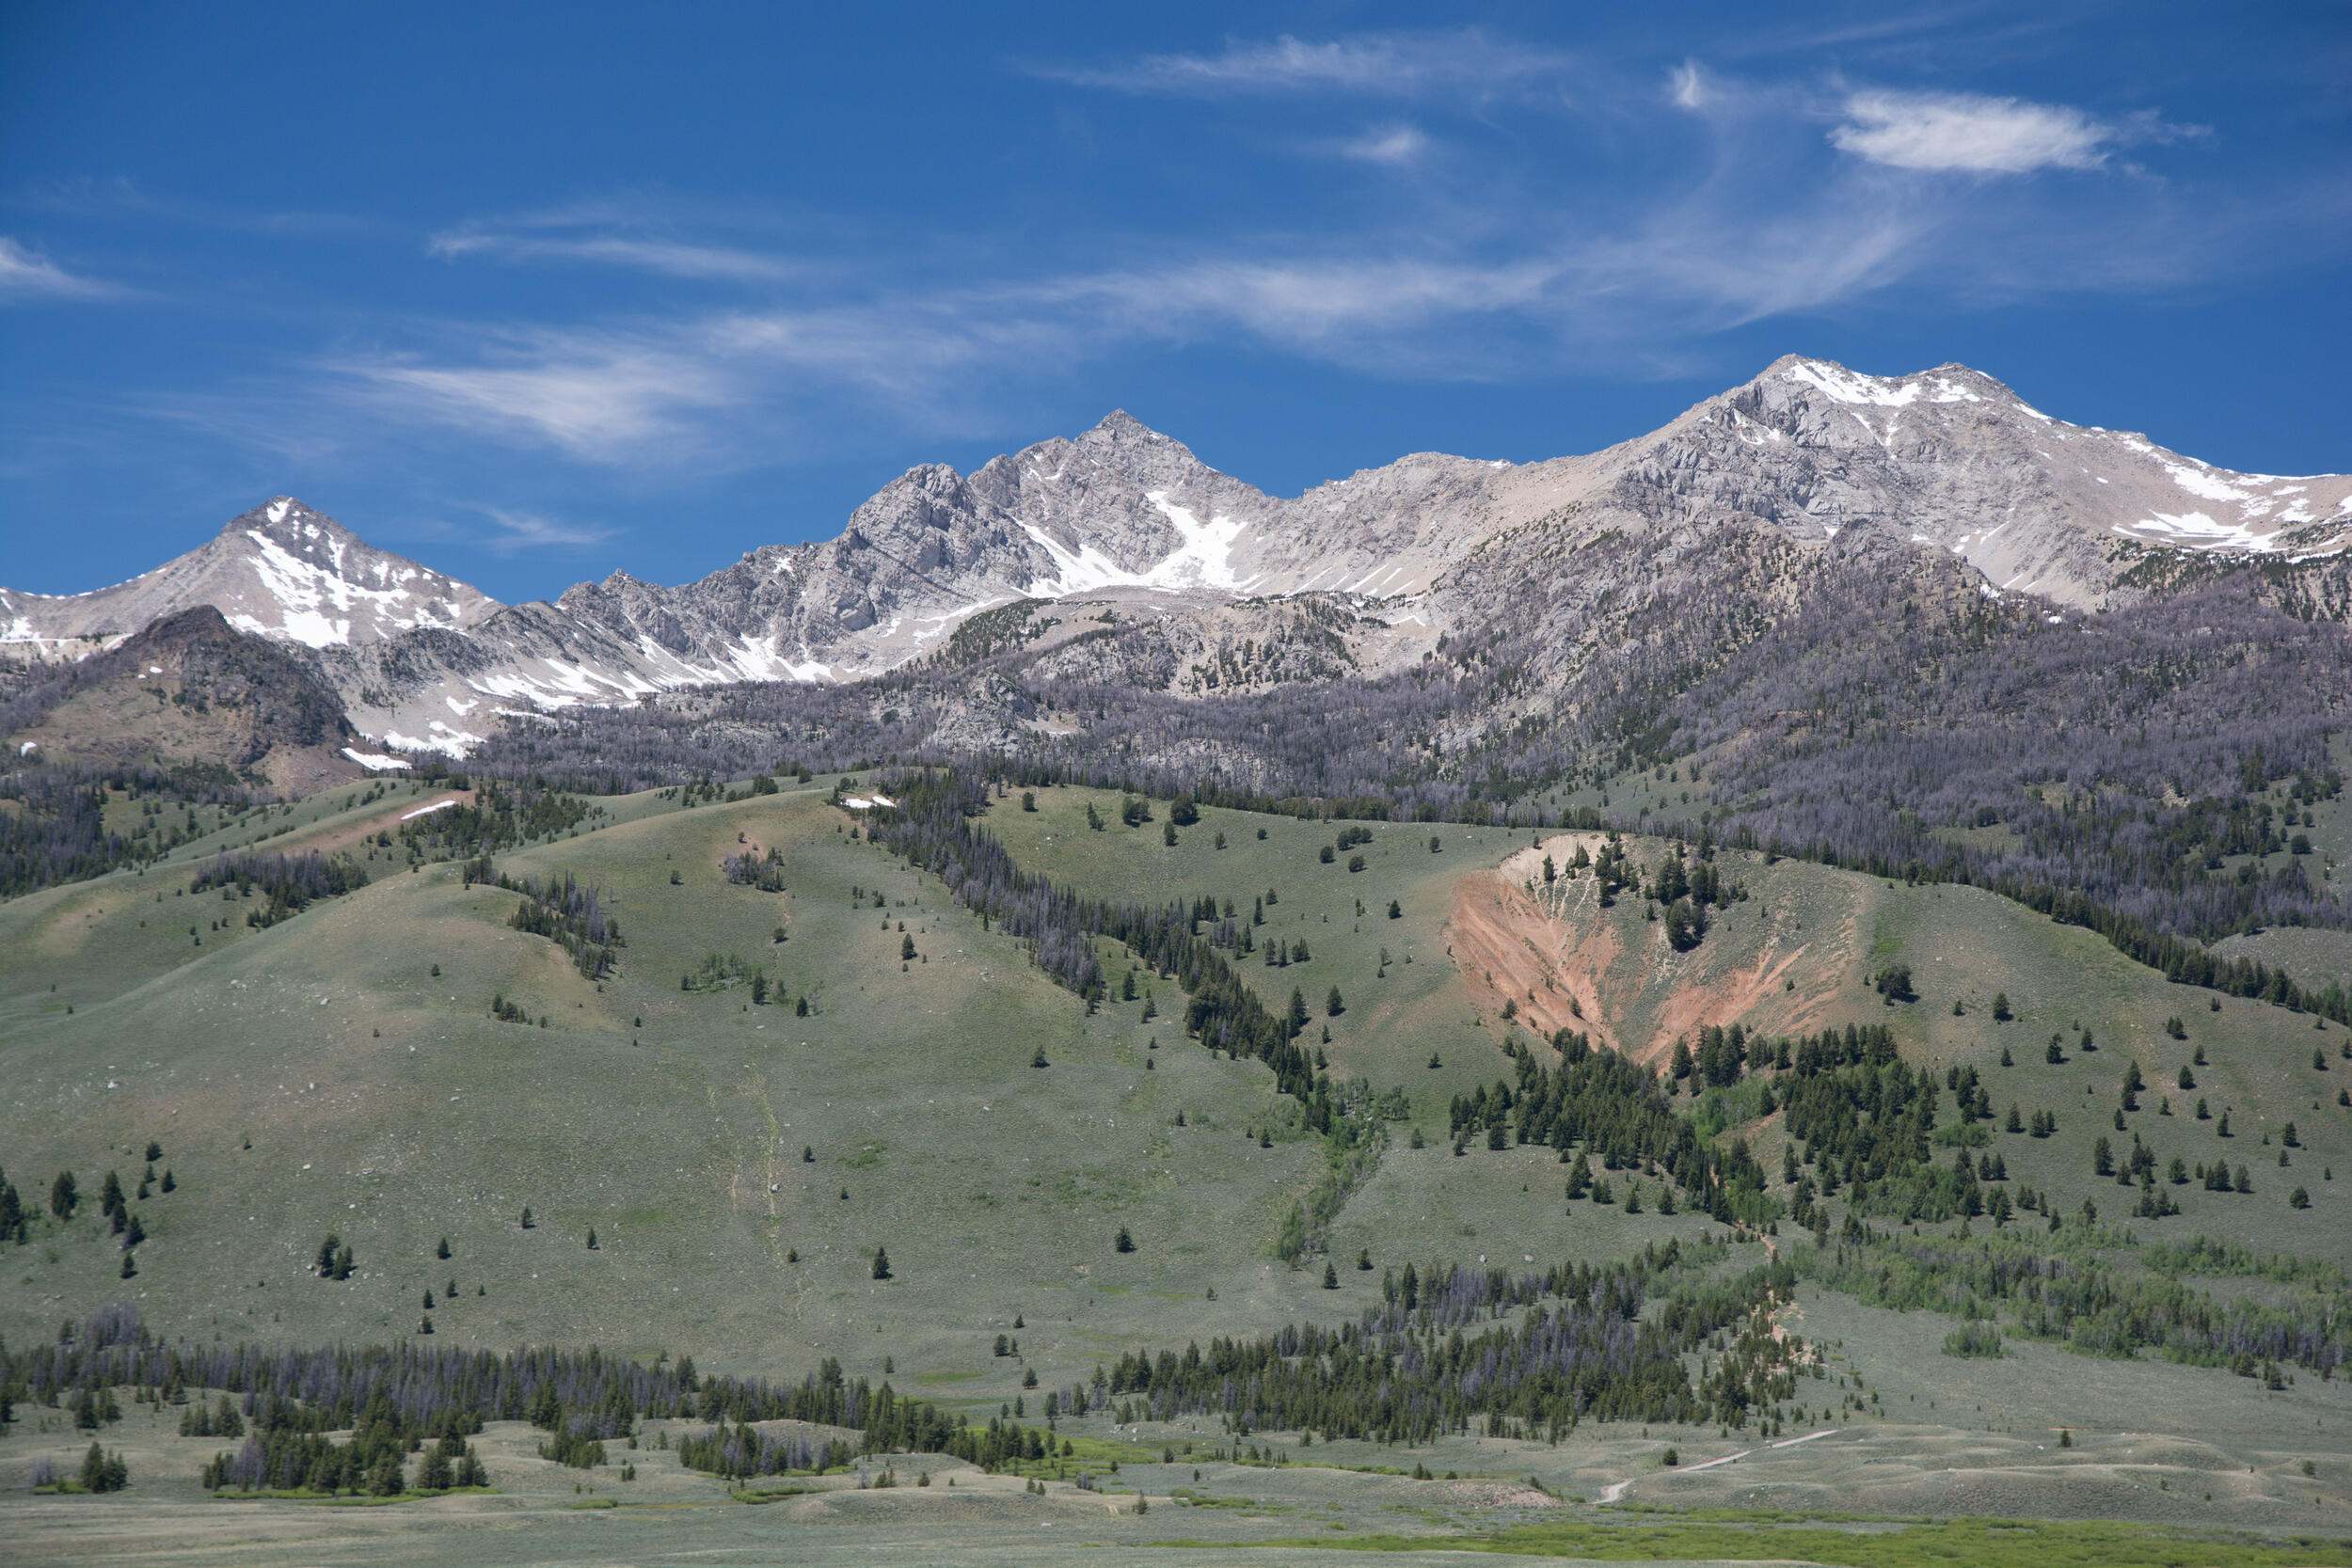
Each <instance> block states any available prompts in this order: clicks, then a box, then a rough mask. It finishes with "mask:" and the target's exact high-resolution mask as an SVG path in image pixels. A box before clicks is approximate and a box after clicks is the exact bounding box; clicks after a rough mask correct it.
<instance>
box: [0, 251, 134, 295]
mask: <svg viewBox="0 0 2352 1568" xmlns="http://www.w3.org/2000/svg"><path fill="white" fill-rule="evenodd" d="M136 293H137V291H136V290H134V289H126V288H124V287H122V286H121V285H120V284H117V283H107V282H102V281H101V280H99V279H98V278H95V277H83V276H82V275H81V274H79V273H72V272H68V271H67V270H66V269H65V268H63V267H61V266H59V265H57V263H56V262H55V261H51V260H50V259H49V258H48V257H46V256H43V255H41V254H40V252H39V251H36V250H30V249H27V248H26V247H25V246H24V245H19V244H18V243H17V242H16V241H14V240H11V239H8V238H7V237H5V236H0V301H8V300H29V299H66V300H87V301H98V300H110V299H130V298H133V297H135V294H136Z"/></svg>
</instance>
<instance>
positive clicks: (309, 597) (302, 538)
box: [0, 496, 499, 655]
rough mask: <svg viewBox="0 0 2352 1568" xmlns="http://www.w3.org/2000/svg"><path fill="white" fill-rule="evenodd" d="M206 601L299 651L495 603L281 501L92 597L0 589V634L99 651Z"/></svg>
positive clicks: (483, 611) (470, 615)
mask: <svg viewBox="0 0 2352 1568" xmlns="http://www.w3.org/2000/svg"><path fill="white" fill-rule="evenodd" d="M197 605H211V606H213V607H214V608H215V609H216V610H219V611H220V612H221V614H222V616H223V617H224V618H225V619H226V620H227V621H228V622H229V624H230V626H234V627H236V628H237V629H238V630H240V631H245V632H251V633H255V634H257V635H259V636H262V637H268V638H273V639H277V640H278V641H288V642H299V643H301V644H303V645H304V646H306V647H311V648H331V647H350V646H355V645H360V644H366V643H370V642H376V641H383V640H384V639H386V638H390V637H397V636H399V635H400V634H402V633H404V632H408V631H416V630H420V629H422V628H426V627H433V626H439V627H443V628H447V629H451V630H463V629H465V628H466V627H468V626H472V625H473V624H475V623H476V622H478V621H480V620H481V619H482V618H483V617H484V616H485V615H487V614H489V613H490V612H491V611H493V610H497V609H498V608H499V607H498V602H497V601H496V600H494V599H492V598H490V597H488V596H487V595H486V594H483V593H482V592H481V591H480V590H479V589H476V588H473V587H471V586H469V585H468V584H466V583H463V582H459V581H457V580H456V579H455V578H447V577H443V576H442V575H441V574H440V573H438V572H436V571H434V570H432V569H431V568H430V567H426V566H421V565H419V564H418V563H417V562H413V561H410V560H408V559H406V558H405V557H404V556H397V555H392V554H390V553H389V552H387V551H384V550H379V549H376V548H374V547H373V546H370V545H369V544H367V543H366V542H365V541H363V540H361V539H360V538H359V537H358V535H357V534H355V533H353V532H352V531H350V530H348V529H346V528H344V527H343V526H342V524H341V523H338V522H336V521H335V520H334V519H333V518H332V517H329V516H327V515H325V514H324V513H320V512H315V511H312V510H311V509H310V507H308V506H305V505H304V504H303V503H302V502H301V501H299V500H296V499H294V497H292V496H277V497H273V498H272V499H269V500H268V501H265V502H263V503H262V505H260V506H257V507H255V508H254V509H253V510H252V511H250V512H247V513H245V514H243V515H239V516H236V517H232V518H230V520H229V522H228V523H227V525H226V526H224V527H223V528H222V529H221V531H220V532H219V533H218V534H217V535H216V536H215V537H214V538H213V539H212V540H211V541H209V542H208V543H206V544H204V545H201V546H198V547H197V548H196V549H193V550H191V551H189V552H188V553H187V554H186V555H183V556H181V557H180V558H179V559H177V560H175V561H170V562H165V563H164V564H163V565H161V566H159V567H157V568H156V569H155V570H153V571H151V572H147V573H144V574H142V575H141V576H138V577H135V578H131V579H130V580H129V581H128V582H119V583H116V584H115V585H113V586H112V587H109V588H101V589H98V590H96V591H94V592H91V593H87V594H26V593H21V592H18V591H15V590H11V589H0V641H5V642H11V643H20V644H31V645H33V647H34V648H35V649H37V650H40V651H50V650H55V651H56V652H58V653H63V654H68V655H71V654H73V653H77V652H86V651H87V650H89V649H91V648H94V647H103V646H107V645H110V644H111V643H113V642H116V641H120V640H121V639H123V638H125V637H128V636H130V635H131V634H132V633H133V632H135V631H137V630H139V628H141V627H142V626H147V625H148V624H149V623H151V622H153V621H157V620H161V619H163V618H164V617H166V616H169V615H173V614H176V613H178V612H179V611H181V610H187V609H190V608H192V607H194V606H197Z"/></svg>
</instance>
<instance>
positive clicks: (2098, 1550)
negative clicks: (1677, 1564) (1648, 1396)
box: [1160, 1515, 2344, 1568]
mask: <svg viewBox="0 0 2352 1568" xmlns="http://www.w3.org/2000/svg"><path fill="white" fill-rule="evenodd" d="M1160 1544H1163V1545H1168V1546H1191V1545H1198V1546H1216V1547H1219V1548H1226V1549H1230V1547H1229V1546H1228V1544H1226V1543H1209V1542H1184V1541H1169V1542H1163V1543H1160ZM1439 1544H1442V1546H1443V1547H1444V1549H1447V1550H1451V1551H1461V1552H1487V1553H1493V1554H1497V1555H1502V1556H1510V1557H1565V1558H1580V1559H1584V1560H1590V1561H1598V1562H1648V1561H1657V1560H1678V1561H1680V1560H1717V1561H1724V1562H1754V1561H1791V1560H1801V1561H1806V1562H1818V1563H1824V1564H1836V1565H1838V1568H1951V1565H1952V1564H1962V1563H1964V1564H1967V1565H1968V1568H2326V1565H2328V1564H2336V1563H2341V1562H2343V1560H2344V1543H2342V1542H2340V1541H2317V1540H2311V1541H2303V1542H2297V1543H2287V1544H2274V1543H2270V1542H2262V1541H2253V1540H2247V1539H2243V1538H2223V1537H2213V1536H2199V1535H2188V1534H2185V1533H2182V1532H2177V1531H2172V1530H2164V1529H2154V1528H2147V1527H2143V1526H2138V1525H2123V1524H2104V1523H2090V1522H2084V1523H2074V1522H2063V1521H2045V1520H2023V1519H1943V1520H1922V1521H1918V1522H1915V1523H1906V1524H1902V1525H1899V1526H1895V1527H1893V1528H1887V1527H1884V1526H1881V1525H1869V1526H1861V1527H1851V1528H1836V1527H1832V1526H1824V1525H1809V1524H1788V1523H1783V1522H1781V1521H1780V1520H1779V1519H1777V1518H1776V1517H1774V1516H1771V1515H1765V1516H1759V1517H1752V1518H1746V1519H1740V1518H1737V1517H1733V1518H1715V1519H1708V1520H1704V1521H1698V1520H1693V1521H1690V1522H1687V1523H1686V1522H1677V1523H1672V1524H1668V1523H1660V1522H1652V1521H1649V1520H1644V1521H1642V1522H1640V1523H1633V1524H1614V1523H1608V1524H1604V1523H1597V1522H1586V1521H1582V1520H1570V1521H1564V1522H1562V1523H1558V1524H1535V1525H1519V1526H1516V1527H1513V1528H1508V1529H1502V1530H1496V1531H1492V1532H1488V1533H1483V1534H1472V1535H1454V1536H1447V1537H1444V1538H1442V1539H1441V1541H1439V1540H1433V1539H1432V1538H1431V1537H1429V1536H1425V1535H1352V1536H1349V1537H1347V1538H1346V1539H1344V1540H1334V1539H1332V1538H1331V1537H1329V1536H1315V1537H1311V1538H1310V1537H1299V1538H1294V1539H1289V1540H1275V1541H1263V1542H1255V1543H1252V1545H1254V1546H1256V1547H1259V1548H1262V1549H1272V1550H1279V1549H1282V1548H1286V1547H1306V1546H1318V1547H1323V1548H1325V1549H1330V1548H1333V1547H1343V1548H1345V1549H1347V1550H1351V1551H1363V1552H1425V1551H1428V1550H1431V1549H1432V1548H1433V1547H1436V1546H1438V1545H1439Z"/></svg>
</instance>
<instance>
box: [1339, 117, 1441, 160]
mask: <svg viewBox="0 0 2352 1568" xmlns="http://www.w3.org/2000/svg"><path fill="white" fill-rule="evenodd" d="M1326 145H1327V147H1328V149H1329V150H1330V151H1332V152H1334V153H1336V154H1338V155H1339V156H1340V157H1343V158H1352V159H1354V160H1355V161H1356V162H1358V163H1362V164H1382V165H1386V166H1389V167H1391V168H1404V167H1406V166H1410V165H1413V164H1417V163H1420V162H1421V161H1422V158H1424V157H1426V156H1427V155H1428V152H1429V136H1428V134H1427V133H1426V132H1424V131H1422V129H1421V128H1420V127H1419V126H1417V125H1402V124H1399V125H1376V126H1374V127H1373V128H1372V129H1370V130H1368V131H1366V132H1364V133H1363V134H1362V135H1358V136H1348V137H1344V138H1343V139H1341V140H1339V141H1335V142H1330V143H1327V144H1326Z"/></svg>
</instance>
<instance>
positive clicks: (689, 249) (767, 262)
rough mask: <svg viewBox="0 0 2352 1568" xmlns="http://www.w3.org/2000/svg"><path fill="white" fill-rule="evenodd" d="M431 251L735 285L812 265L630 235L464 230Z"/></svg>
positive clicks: (799, 272) (436, 241)
mask: <svg viewBox="0 0 2352 1568" xmlns="http://www.w3.org/2000/svg"><path fill="white" fill-rule="evenodd" d="M425 248H426V250H427V251H428V252H429V253H430V254H432V255H434V256H437V257H440V258H441V259H442V260H444V261H456V260H459V259H461V258H465V257H473V256H480V257H487V258H491V259H494V260H497V261H517V262H520V261H574V262H584V263H589V264H592V265H601V266H613V267H625V268H629V269H632V270H635V271H639V272H650V273H659V274H660V275H662V276H664V277H691V278H707V279H712V280H716V281H724V282H734V283H787V282H791V281H793V280H794V279H796V278H800V277H805V276H807V272H808V269H807V268H806V267H804V266H803V265H801V264H798V263H796V262H793V261H787V260H786V259H784V258H782V257H777V256H771V255H766V254H763V253H761V252H759V251H755V250H745V249H740V248H738V247H736V246H733V245H695V244H690V243H687V242H683V241H678V240H666V239H647V238H642V237H637V236H631V235H627V234H571V235H559V234H546V233H532V232H523V233H516V232H511V231H507V230H482V229H461V230H447V231H445V232H442V233H438V234H436V235H434V236H433V237H432V238H431V239H430V240H429V241H427V242H426V245H425Z"/></svg>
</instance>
